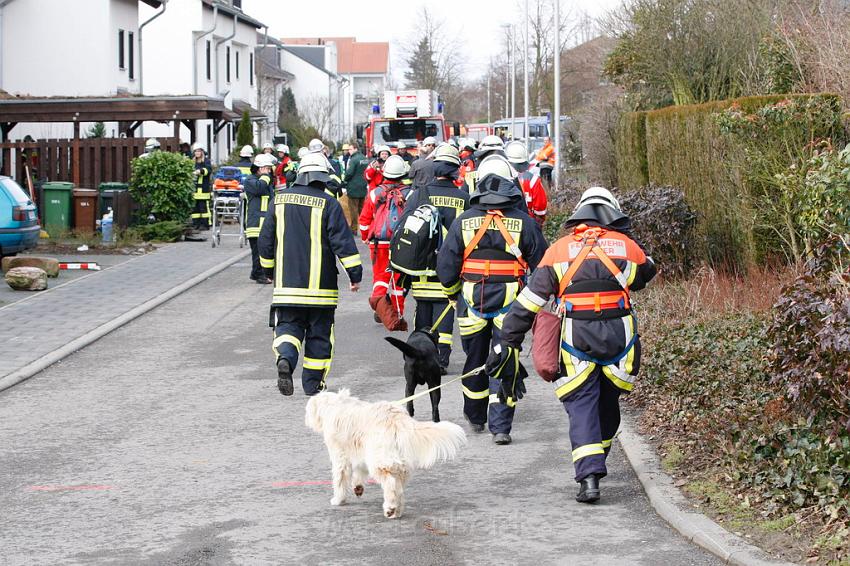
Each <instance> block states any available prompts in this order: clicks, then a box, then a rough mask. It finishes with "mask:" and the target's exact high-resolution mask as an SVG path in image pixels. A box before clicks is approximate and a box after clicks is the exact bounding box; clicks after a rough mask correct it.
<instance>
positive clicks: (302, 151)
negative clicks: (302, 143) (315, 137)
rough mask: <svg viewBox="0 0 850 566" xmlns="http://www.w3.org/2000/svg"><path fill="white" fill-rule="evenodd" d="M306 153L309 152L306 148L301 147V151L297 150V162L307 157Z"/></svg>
mask: <svg viewBox="0 0 850 566" xmlns="http://www.w3.org/2000/svg"><path fill="white" fill-rule="evenodd" d="M308 153H310V150H309V149H307V148H306V147H302V148H301V149H299V150H298V160H299V161H301V160H302V159H303V158H304V156H305V155H307V154H308Z"/></svg>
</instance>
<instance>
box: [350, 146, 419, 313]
mask: <svg viewBox="0 0 850 566" xmlns="http://www.w3.org/2000/svg"><path fill="white" fill-rule="evenodd" d="M379 153H383V152H382V151H381V152H379ZM387 153H389V150H387ZM408 170H409V167H408V165H407V163H406V162H405V161H404V159H402V158H401V157H399V156H398V155H391V156H389V157H387V159H386V162H385V163H384V164H383V170H382V172H381V173H382V177H383V179H384V182H383V183H382V184H380V185H378V186H377V187H375V188H374V189H371V190H370V191H369V194H368V195H367V197H366V200H365V201H364V202H363V210H362V211H361V212H360V220H359V222H360V236H361V237H362V238H363V242H365V243H366V244H368V245H369V249H370V250H371V254H370V255H371V257H372V295H371V297H370V298H369V305H370V306H371V307H372V308H373V309H375V305H376V304H377V301H379V300H380V299H381V298H382V297H384V296H385V295H389V297H390V301H391V302H392V305H393V307H394V308H395V310H396V312H398V315H399V317H403V316H404V289H402V288H401V287H400V286H398V274H395V275H393V274H392V273H391V272H390V271H389V263H390V239H389V237H385V236H382V235H381V232H382V227H381V226H378V225H377V224H378V223H379V221H380V220H381V216H382V215H381V209H382V208H384V207H389V206H390V202H389V200H388V199H398V198H399V197H400V198H401V202H402V206H403V201H404V199H406V198H407V194H408V193H409V192H410V188H409V187H410V186H409V184H407V183H404V182H403V181H404V177H405V175H407V172H408ZM367 171H368V170H367ZM376 320H377V318H376Z"/></svg>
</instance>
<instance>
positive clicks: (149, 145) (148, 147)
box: [145, 138, 160, 151]
mask: <svg viewBox="0 0 850 566" xmlns="http://www.w3.org/2000/svg"><path fill="white" fill-rule="evenodd" d="M159 147H160V146H159V140H158V139H156V138H149V139H148V141H146V142H145V151H153V150H154V149H159Z"/></svg>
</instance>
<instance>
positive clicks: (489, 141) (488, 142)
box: [478, 135, 505, 151]
mask: <svg viewBox="0 0 850 566" xmlns="http://www.w3.org/2000/svg"><path fill="white" fill-rule="evenodd" d="M504 149H505V142H503V141H502V138H500V137H499V136H494V135H489V136H487V137H485V138H484V139H483V140H481V143H480V144H478V151H494V150H504Z"/></svg>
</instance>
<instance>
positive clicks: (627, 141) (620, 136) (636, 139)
mask: <svg viewBox="0 0 850 566" xmlns="http://www.w3.org/2000/svg"><path fill="white" fill-rule="evenodd" d="M615 141H616V143H615V146H614V150H615V153H616V157H617V159H616V162H617V179H618V181H619V185H620V186H621V187H627V188H638V187H643V186H646V185H648V184H649V169H648V167H647V162H646V112H628V113H626V114H623V115H622V117H621V118H620V123H619V127H618V128H617V138H616V140H615Z"/></svg>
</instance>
